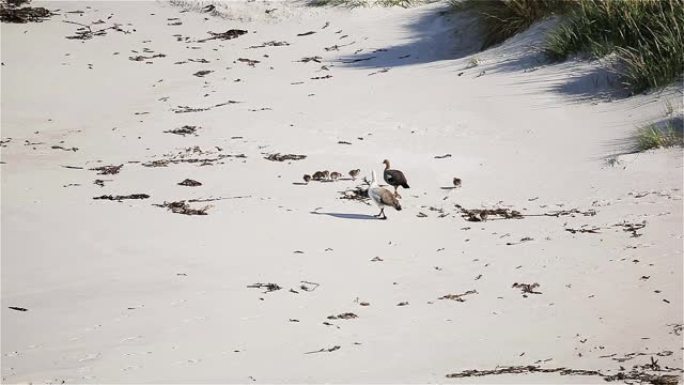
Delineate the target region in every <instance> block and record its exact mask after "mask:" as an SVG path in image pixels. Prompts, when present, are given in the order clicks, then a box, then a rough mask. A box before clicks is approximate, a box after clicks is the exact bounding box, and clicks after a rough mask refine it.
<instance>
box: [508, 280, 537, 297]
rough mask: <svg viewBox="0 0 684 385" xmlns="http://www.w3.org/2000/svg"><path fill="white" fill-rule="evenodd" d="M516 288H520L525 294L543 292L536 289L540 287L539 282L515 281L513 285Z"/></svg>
mask: <svg viewBox="0 0 684 385" xmlns="http://www.w3.org/2000/svg"><path fill="white" fill-rule="evenodd" d="M511 287H512V288H514V289H520V290H521V291H522V293H523V296H524V294H542V292H541V291H534V289H536V288H538V287H539V284H538V283H537V282H535V283H518V282H515V283H514V284H513V286H511Z"/></svg>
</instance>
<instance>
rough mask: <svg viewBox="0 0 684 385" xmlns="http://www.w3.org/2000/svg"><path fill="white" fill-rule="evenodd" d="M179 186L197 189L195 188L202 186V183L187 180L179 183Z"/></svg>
mask: <svg viewBox="0 0 684 385" xmlns="http://www.w3.org/2000/svg"><path fill="white" fill-rule="evenodd" d="M178 184H179V185H181V186H190V187H195V186H201V185H202V183H200V182H198V181H196V180H194V179H185V180H184V181H182V182H178Z"/></svg>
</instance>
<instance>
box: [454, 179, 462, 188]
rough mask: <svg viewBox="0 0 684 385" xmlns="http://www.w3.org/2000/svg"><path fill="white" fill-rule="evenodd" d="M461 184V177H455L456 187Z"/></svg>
mask: <svg viewBox="0 0 684 385" xmlns="http://www.w3.org/2000/svg"><path fill="white" fill-rule="evenodd" d="M460 186H461V178H454V187H460Z"/></svg>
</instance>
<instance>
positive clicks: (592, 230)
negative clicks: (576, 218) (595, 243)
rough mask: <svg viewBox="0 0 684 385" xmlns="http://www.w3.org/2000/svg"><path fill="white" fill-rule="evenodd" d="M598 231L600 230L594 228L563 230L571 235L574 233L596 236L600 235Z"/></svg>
mask: <svg viewBox="0 0 684 385" xmlns="http://www.w3.org/2000/svg"><path fill="white" fill-rule="evenodd" d="M599 230H601V229H600V228H598V227H594V228H591V229H589V228H585V227H581V228H579V229H572V228H566V229H565V231H567V232H570V233H572V234H575V233H590V234H598V233H600V231H599Z"/></svg>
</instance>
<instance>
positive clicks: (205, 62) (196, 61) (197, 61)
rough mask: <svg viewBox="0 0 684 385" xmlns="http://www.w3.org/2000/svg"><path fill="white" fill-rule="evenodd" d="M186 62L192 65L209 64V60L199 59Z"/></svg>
mask: <svg viewBox="0 0 684 385" xmlns="http://www.w3.org/2000/svg"><path fill="white" fill-rule="evenodd" d="M188 61H191V62H193V63H202V64H207V63H209V60H207V59H205V58H199V59H188Z"/></svg>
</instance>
